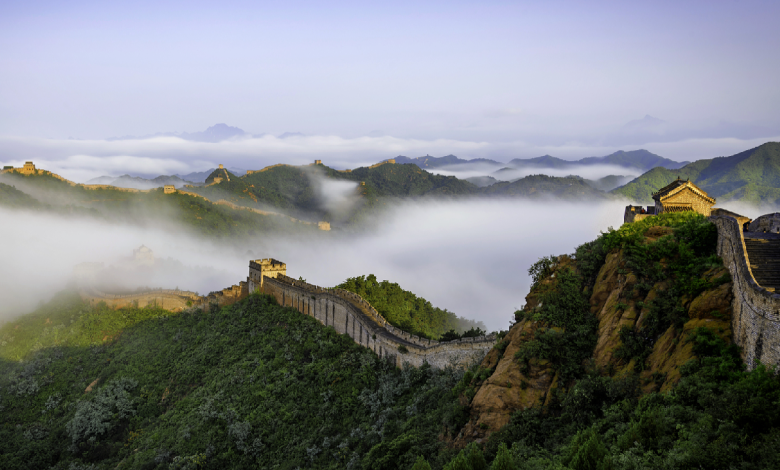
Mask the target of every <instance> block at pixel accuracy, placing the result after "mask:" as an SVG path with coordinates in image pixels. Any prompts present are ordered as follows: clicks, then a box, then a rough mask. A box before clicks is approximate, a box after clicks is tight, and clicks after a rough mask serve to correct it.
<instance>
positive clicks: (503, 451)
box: [490, 442, 516, 470]
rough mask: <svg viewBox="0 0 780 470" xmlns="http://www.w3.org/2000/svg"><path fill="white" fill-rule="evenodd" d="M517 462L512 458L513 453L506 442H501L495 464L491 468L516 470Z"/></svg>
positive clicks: (493, 469)
mask: <svg viewBox="0 0 780 470" xmlns="http://www.w3.org/2000/svg"><path fill="white" fill-rule="evenodd" d="M515 468H516V467H515V462H514V461H513V460H512V454H510V453H509V449H507V447H506V444H505V443H503V442H502V443H501V445H500V446H498V453H497V454H496V458H495V460H493V465H491V466H490V470H515Z"/></svg>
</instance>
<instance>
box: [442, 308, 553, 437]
mask: <svg viewBox="0 0 780 470" xmlns="http://www.w3.org/2000/svg"><path fill="white" fill-rule="evenodd" d="M538 327H539V326H538V324H537V322H534V321H531V320H524V321H521V322H519V323H516V324H515V325H514V326H513V327H512V329H511V330H510V331H509V333H508V334H507V335H506V337H505V338H504V340H503V341H508V342H509V345H508V346H507V347H506V350H505V351H504V354H503V355H501V352H500V351H499V350H498V349H493V350H492V351H491V352H490V353H489V354H488V355H487V356H486V357H485V359H484V360H483V362H482V367H485V368H493V367H495V372H493V374H492V375H491V376H490V377H489V378H488V379H487V380H485V381H484V383H482V384H481V386H480V387H479V389H478V390H477V393H476V395H475V396H474V398H473V399H472V401H471V416H472V420H471V421H469V422H468V424H467V425H466V427H465V428H464V429H463V431H462V432H461V434H460V436H458V439H457V440H456V445H457V446H463V445H465V444H467V443H468V442H471V441H473V440H477V441H479V440H480V439H482V438H484V437H487V436H488V435H490V433H492V432H494V431H497V430H499V429H501V428H502V427H503V426H504V425H505V424H507V423H508V422H509V418H510V416H511V415H512V413H513V412H515V411H516V410H520V409H525V408H529V407H531V406H534V405H540V404H542V403H544V399H545V397H546V396H547V392H548V391H549V389H550V386H551V385H552V384H553V381H554V376H555V371H553V370H552V368H551V367H550V364H549V361H545V360H532V361H531V364H530V368H529V370H528V372H527V373H525V374H523V373H522V372H521V370H520V364H519V363H518V362H517V361H516V360H514V357H515V353H516V352H517V351H518V350H519V349H520V347H521V346H522V344H523V343H524V342H525V341H527V340H528V339H531V338H533V337H534V332H535V330H536V329H538Z"/></svg>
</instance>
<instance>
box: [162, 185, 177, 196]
mask: <svg viewBox="0 0 780 470" xmlns="http://www.w3.org/2000/svg"><path fill="white" fill-rule="evenodd" d="M175 192H176V186H174V185H172V184H166V185H165V186H163V193H165V194H174V193H175Z"/></svg>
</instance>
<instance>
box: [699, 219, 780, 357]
mask: <svg viewBox="0 0 780 470" xmlns="http://www.w3.org/2000/svg"><path fill="white" fill-rule="evenodd" d="M709 220H710V221H711V222H712V223H714V224H715V226H716V227H717V228H718V249H717V252H718V256H720V257H721V258H722V259H723V263H724V264H725V265H726V267H727V268H728V270H729V273H731V278H732V280H733V285H734V288H733V289H734V301H733V310H734V315H733V317H732V326H731V328H732V331H733V332H734V342H735V343H736V344H737V345H738V346H739V347H740V348H742V359H743V360H744V361H745V363H746V364H747V367H748V368H749V369H753V368H754V367H755V366H756V365H758V362H759V361H760V362H761V363H763V364H766V365H770V366H777V365H778V364H780V294H775V293H773V292H769V291H768V290H766V289H764V288H763V287H761V286H760V285H759V284H758V283H757V282H756V280H755V278H754V277H753V273H752V271H751V270H750V265H749V263H748V257H747V250H746V248H745V240H744V238H743V236H742V225H741V224H740V223H739V222H738V221H737V219H736V218H734V217H730V216H726V215H719V216H711V217H709Z"/></svg>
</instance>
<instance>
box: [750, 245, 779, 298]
mask: <svg viewBox="0 0 780 470" xmlns="http://www.w3.org/2000/svg"><path fill="white" fill-rule="evenodd" d="M749 236H750V235H749V234H747V233H746V234H745V248H747V254H748V263H750V270H751V271H753V277H754V278H755V279H756V282H758V284H759V285H760V286H761V287H763V288H765V289H766V290H768V291H772V292H775V291H777V292H780V238H772V239H767V238H749Z"/></svg>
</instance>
